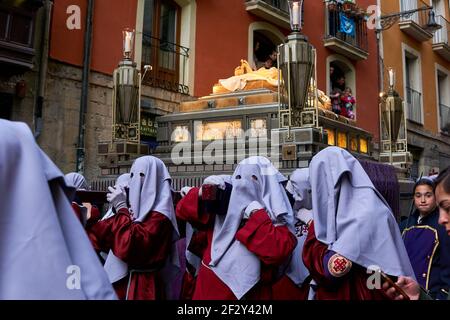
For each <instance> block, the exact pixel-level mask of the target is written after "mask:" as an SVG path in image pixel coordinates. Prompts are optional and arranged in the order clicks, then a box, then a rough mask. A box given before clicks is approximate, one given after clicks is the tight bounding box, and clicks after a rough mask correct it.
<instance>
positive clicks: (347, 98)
mask: <svg viewBox="0 0 450 320" xmlns="http://www.w3.org/2000/svg"><path fill="white" fill-rule="evenodd" d="M341 103H342V104H341V115H342V116H344V117H347V118H349V119H355V113H354V112H353V107H354V105H355V104H356V99H355V97H353V96H352V89H350V88H349V87H347V88H345V91H344V93H343V94H342V95H341Z"/></svg>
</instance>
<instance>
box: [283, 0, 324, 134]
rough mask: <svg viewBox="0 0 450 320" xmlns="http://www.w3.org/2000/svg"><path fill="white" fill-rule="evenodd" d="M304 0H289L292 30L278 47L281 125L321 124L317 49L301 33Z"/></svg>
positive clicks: (314, 125)
mask: <svg viewBox="0 0 450 320" xmlns="http://www.w3.org/2000/svg"><path fill="white" fill-rule="evenodd" d="M302 6H303V0H301V1H289V12H290V21H291V29H292V33H291V34H290V35H289V36H288V37H287V41H286V43H284V44H281V45H280V46H279V47H278V63H279V72H280V75H279V79H282V81H280V85H279V99H280V101H279V108H280V110H279V119H280V128H286V127H287V128H288V129H289V130H290V128H291V127H297V128H300V127H317V126H318V115H317V105H316V98H317V88H316V83H315V78H316V77H315V69H316V68H315V63H316V51H315V49H314V48H313V46H312V45H311V44H310V43H309V42H308V38H307V37H306V36H305V35H303V34H302V33H301V28H302Z"/></svg>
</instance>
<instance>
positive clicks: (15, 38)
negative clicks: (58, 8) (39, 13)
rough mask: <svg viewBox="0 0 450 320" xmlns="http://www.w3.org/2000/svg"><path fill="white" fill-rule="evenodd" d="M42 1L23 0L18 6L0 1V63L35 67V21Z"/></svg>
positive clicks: (11, 65)
mask: <svg viewBox="0 0 450 320" xmlns="http://www.w3.org/2000/svg"><path fill="white" fill-rule="evenodd" d="M41 5H42V3H41V2H40V1H23V2H22V4H21V5H18V6H7V5H5V4H2V3H0V63H2V64H5V65H7V66H9V67H20V68H22V69H23V68H25V69H30V68H32V67H33V65H34V64H33V59H34V55H35V50H34V22H35V16H36V10H37V9H38V8H39V7H40V6H41Z"/></svg>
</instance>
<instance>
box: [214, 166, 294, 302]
mask: <svg viewBox="0 0 450 320" xmlns="http://www.w3.org/2000/svg"><path fill="white" fill-rule="evenodd" d="M285 180H286V178H285V177H284V176H283V175H282V174H281V173H279V172H278V170H277V169H275V168H274V167H273V165H272V164H271V162H270V161H269V160H268V159H267V158H264V157H250V158H247V159H245V160H243V161H241V162H240V163H239V165H238V166H237V168H236V170H235V172H234V173H233V175H232V179H231V182H232V185H233V190H232V192H231V197H230V202H229V206H228V211H227V214H226V215H224V216H220V215H216V217H215V222H214V233H213V240H212V248H211V262H210V264H209V266H210V267H211V269H212V271H213V272H214V273H215V274H216V275H217V276H218V277H219V278H220V279H221V280H222V281H223V282H224V283H225V284H226V285H227V286H228V287H229V288H230V290H231V291H232V292H233V294H234V295H235V296H236V297H237V298H238V299H240V298H242V297H243V296H244V295H245V294H246V293H247V292H248V291H249V290H250V289H251V288H252V287H253V286H254V285H255V284H256V283H257V282H258V281H259V278H260V264H261V262H260V260H259V258H258V257H257V256H256V255H255V254H253V253H252V252H250V251H249V250H247V248H246V247H245V246H244V245H243V244H242V243H240V242H239V241H237V240H235V235H236V232H237V231H238V228H239V225H240V223H241V221H242V218H243V215H244V210H245V208H246V207H247V206H248V205H249V204H250V203H251V202H253V201H258V202H259V203H260V204H261V205H262V206H264V208H265V209H266V211H267V213H268V214H269V217H270V218H271V220H272V221H273V222H274V223H280V224H286V225H288V226H293V214H292V208H291V206H290V204H289V200H288V198H287V195H286V192H285V191H284V188H283V186H282V184H281V183H282V182H284V181H285Z"/></svg>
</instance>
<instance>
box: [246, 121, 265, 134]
mask: <svg viewBox="0 0 450 320" xmlns="http://www.w3.org/2000/svg"><path fill="white" fill-rule="evenodd" d="M266 137H267V121H266V119H251V120H250V138H266Z"/></svg>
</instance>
